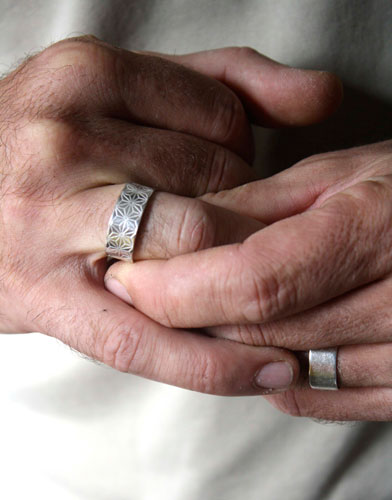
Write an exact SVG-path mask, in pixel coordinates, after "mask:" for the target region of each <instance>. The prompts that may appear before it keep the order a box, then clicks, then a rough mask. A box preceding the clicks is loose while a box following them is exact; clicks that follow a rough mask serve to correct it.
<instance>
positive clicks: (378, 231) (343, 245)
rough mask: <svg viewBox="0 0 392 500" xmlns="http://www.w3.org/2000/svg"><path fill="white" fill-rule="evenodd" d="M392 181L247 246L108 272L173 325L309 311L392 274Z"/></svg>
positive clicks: (356, 190) (363, 188)
mask: <svg viewBox="0 0 392 500" xmlns="http://www.w3.org/2000/svg"><path fill="white" fill-rule="evenodd" d="M388 182H389V181H388V180H387V179H386V178H385V179H384V180H373V181H370V180H369V181H366V182H363V183H360V184H357V185H356V186H353V187H351V188H349V189H347V190H346V191H344V192H341V193H339V194H337V195H335V196H333V197H332V198H330V199H329V200H327V201H326V202H325V203H324V204H323V205H322V206H321V207H320V208H317V209H313V210H309V211H308V212H305V213H303V214H299V215H296V216H293V217H290V218H287V219H284V220H282V221H279V222H277V223H275V224H272V225H271V226H268V227H266V228H265V229H262V230H261V231H258V232H257V233H255V234H254V235H252V236H250V237H249V238H248V239H247V240H246V241H245V242H244V243H243V244H235V245H227V246H224V247H220V248H212V249H208V250H203V251H200V252H198V253H196V254H189V255H183V256H178V257H175V258H173V259H170V260H168V261H151V262H140V263H136V264H134V265H132V266H129V265H127V264H123V263H118V264H115V265H114V266H112V268H111V269H109V272H108V276H110V277H112V278H117V279H118V280H119V281H120V282H121V283H122V284H123V285H124V286H125V287H126V289H127V291H128V293H129V295H130V297H132V299H131V300H132V302H133V304H134V305H135V307H136V308H138V309H140V310H142V311H143V312H144V313H145V314H147V315H148V316H150V317H152V318H154V319H155V320H157V321H159V322H160V323H162V324H165V325H170V326H181V327H204V326H210V325H223V324H238V323H239V324H241V323H242V324H244V323H260V322H264V321H269V320H272V319H277V318H280V317H284V316H287V315H289V314H293V313H296V312H299V311H302V310H306V309H308V308H310V307H314V306H315V305H317V304H320V303H323V302H325V301H327V300H329V299H331V298H333V297H336V296H338V295H341V294H343V293H345V292H347V291H348V290H351V289H354V288H356V287H358V286H361V285H363V284H365V283H368V282H370V281H373V280H376V279H378V278H380V277H382V276H384V275H385V274H386V273H387V272H389V271H390V268H391V264H390V263H391V248H392V231H391V228H390V220H391V216H392V207H391V204H390V202H389V200H390V190H391V187H390V186H389V184H388ZM369 207H371V211H370V210H369ZM375 242H376V244H375Z"/></svg>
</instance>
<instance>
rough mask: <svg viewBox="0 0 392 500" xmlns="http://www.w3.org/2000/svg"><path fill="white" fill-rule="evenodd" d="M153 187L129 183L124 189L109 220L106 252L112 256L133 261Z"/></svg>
mask: <svg viewBox="0 0 392 500" xmlns="http://www.w3.org/2000/svg"><path fill="white" fill-rule="evenodd" d="M153 192H154V190H153V189H151V188H149V187H147V186H142V185H141V184H136V183H129V184H126V185H125V187H124V189H123V190H122V192H121V194H120V196H119V198H118V200H117V203H116V206H115V207H114V210H113V213H112V216H111V217H110V220H109V227H108V234H107V237H106V253H107V255H109V256H110V257H113V258H115V259H120V260H126V261H131V262H132V253H133V248H134V246H135V240H136V234H137V231H138V229H139V225H140V221H141V219H142V216H143V212H144V209H145V208H146V206H147V203H148V200H149V198H150V196H151V195H152V193H153Z"/></svg>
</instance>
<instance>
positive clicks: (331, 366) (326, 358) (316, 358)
mask: <svg viewBox="0 0 392 500" xmlns="http://www.w3.org/2000/svg"><path fill="white" fill-rule="evenodd" d="M337 354H338V348H337V347H331V348H330V349H315V350H312V349H311V350H310V351H309V385H310V387H311V388H312V389H320V390H327V391H336V390H337V389H338V377H337Z"/></svg>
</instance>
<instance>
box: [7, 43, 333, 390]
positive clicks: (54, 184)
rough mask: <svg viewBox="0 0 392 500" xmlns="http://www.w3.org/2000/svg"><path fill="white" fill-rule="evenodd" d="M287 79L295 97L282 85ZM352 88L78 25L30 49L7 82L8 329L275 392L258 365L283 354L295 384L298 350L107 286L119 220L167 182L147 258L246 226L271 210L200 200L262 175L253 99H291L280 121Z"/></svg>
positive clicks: (301, 118) (187, 380) (235, 52)
mask: <svg viewBox="0 0 392 500" xmlns="http://www.w3.org/2000/svg"><path fill="white" fill-rule="evenodd" d="M214 61H215V63H216V64H215V63H214ZM216 71H218V74H216V73H215V72H216ZM241 75H245V76H246V77H247V78H244V77H243V76H241ZM249 76H252V78H250V79H249V78H248V77H249ZM220 80H223V81H224V82H223V83H222V82H221V81H220ZM248 80H249V81H248ZM279 81H281V82H282V84H283V82H284V86H285V92H284V99H283V100H282V92H281V89H278V90H279V92H275V91H274V89H273V86H272V87H271V84H272V82H279ZM231 86H233V88H234V90H235V91H236V92H238V93H239V94H240V97H241V99H240V98H239V97H238V96H237V95H236V94H235V92H234V91H233V90H232V89H231V88H230V87H231ZM299 91H301V92H303V93H304V98H303V99H302V106H298V103H297V96H298V92H299ZM340 98H341V88H340V84H339V82H338V80H337V79H336V78H335V77H333V76H332V75H330V74H328V73H321V72H312V71H301V70H295V69H290V68H287V67H285V66H282V65H279V64H278V63H276V62H274V61H271V60H269V59H267V58H265V57H263V56H261V55H260V54H257V53H256V52H254V51H252V50H250V49H242V48H241V49H237V48H229V49H222V50H217V51H210V52H208V54H207V53H206V55H205V58H204V57H203V53H201V54H196V55H195V54H191V55H189V56H177V57H172V56H164V55H148V54H143V53H135V52H129V51H125V50H122V49H119V48H114V47H111V46H109V45H107V44H105V43H103V42H101V41H99V40H97V39H95V38H93V37H82V38H76V39H69V40H64V41H62V42H59V43H57V44H55V45H53V46H51V47H49V48H47V49H46V50H44V51H43V52H41V53H39V54H36V55H35V56H33V57H31V58H29V59H28V60H26V61H25V62H24V63H22V64H21V65H20V66H19V67H18V68H17V69H16V70H15V71H14V72H12V73H11V74H10V75H8V76H7V77H6V78H4V79H3V80H2V81H0V141H1V142H0V170H1V173H2V178H1V187H0V191H1V192H0V203H1V205H0V208H1V228H0V230H1V241H2V245H1V249H0V266H1V267H0V276H1V284H0V328H1V330H2V331H7V332H26V333H28V332H32V331H40V332H42V333H44V334H47V335H51V336H54V337H56V338H58V339H60V340H62V341H63V342H65V343H66V344H68V345H69V346H71V347H72V348H73V349H76V350H78V351H80V352H81V353H83V354H84V355H87V356H89V357H91V358H93V359H96V360H98V361H101V362H103V363H106V364H108V365H109V366H112V367H114V368H116V369H118V370H122V371H125V372H130V373H134V374H138V375H141V376H144V377H148V378H151V379H155V380H158V381H161V382H166V383H170V384H175V385H178V386H181V387H185V388H188V389H192V390H197V391H201V392H208V393H214V394H222V395H242V394H263V393H264V392H265V391H266V388H265V387H260V386H257V385H256V383H255V376H256V374H257V373H258V371H259V370H260V369H261V368H262V367H264V366H265V365H266V364H268V363H271V362H274V361H278V362H281V361H284V362H286V363H287V364H288V365H289V366H290V367H291V371H292V375H293V377H292V383H293V384H294V383H295V380H296V378H297V376H298V369H299V366H298V361H297V360H296V358H295V356H293V354H292V353H290V352H289V351H285V350H283V349H275V348H259V347H254V346H245V345H240V344H238V343H236V342H233V341H229V340H224V339H216V338H210V337H208V336H205V335H200V334H198V333H195V332H194V331H193V332H190V331H184V330H179V329H171V328H168V327H164V326H162V325H160V324H159V323H157V322H155V321H153V320H152V319H150V318H148V317H147V316H145V315H144V314H142V313H141V312H139V311H137V310H136V309H132V308H130V307H129V306H128V305H127V304H125V303H124V302H123V301H121V300H119V299H118V298H117V297H115V296H114V295H112V294H111V293H109V292H108V291H107V290H106V289H105V287H104V275H105V272H106V270H107V263H106V258H105V237H106V230H107V223H108V220H109V216H110V214H111V212H112V210H113V207H114V204H115V201H116V199H117V197H118V195H119V193H120V192H121V190H122V188H123V185H124V183H126V182H132V181H134V182H139V183H142V184H145V185H149V186H152V187H154V188H155V189H156V190H157V194H156V195H154V197H153V199H152V202H151V204H149V208H148V212H149V214H148V217H147V219H146V223H145V224H144V227H143V228H141V235H140V238H139V240H138V243H139V247H138V249H137V251H136V254H135V256H136V258H139V259H144V258H151V257H153V256H154V255H156V254H157V253H158V252H162V249H165V250H164V251H165V256H168V257H170V256H172V255H176V254H177V253H178V252H181V253H187V252H189V251H193V250H197V249H199V248H203V247H205V246H211V245H219V244H222V243H226V242H227V240H228V238H229V241H231V242H235V241H242V240H244V239H245V238H246V237H247V236H249V234H252V233H254V232H255V231H257V230H258V229H260V228H261V227H263V224H262V223H260V222H259V221H257V220H255V219H254V218H251V217H246V216H243V215H241V214H237V213H233V211H230V210H227V209H225V208H224V207H222V208H219V209H218V208H213V209H211V207H212V205H210V204H208V203H206V202H204V201H202V200H200V199H197V198H195V197H197V196H200V195H203V194H205V193H207V192H216V191H220V190H222V189H229V188H232V187H234V186H238V185H241V184H244V183H246V182H249V181H251V180H253V179H255V174H254V172H253V170H252V169H251V168H250V167H249V166H248V164H247V161H249V160H250V159H251V156H252V137H251V133H250V125H249V122H248V117H247V114H246V112H245V109H244V106H243V103H244V104H245V105H246V106H247V108H249V106H250V103H251V102H253V103H254V106H255V110H257V113H256V114H258V115H259V116H258V122H259V123H260V124H268V123H269V122H271V117H270V116H269V115H270V112H268V113H266V114H265V115H264V116H263V115H262V114H261V115H260V110H261V109H262V108H263V105H264V104H266V102H267V101H268V106H266V110H268V109H270V110H271V109H272V108H273V107H274V106H275V105H276V106H278V104H279V109H277V110H276V111H275V113H274V116H275V118H274V123H273V125H289V124H294V125H305V124H309V123H313V122H316V121H318V120H320V119H322V118H324V117H326V116H327V115H328V114H330V113H331V112H333V110H334V109H335V108H336V106H337V105H338V103H339V100H340ZM294 112H295V116H296V121H295V123H293V119H292V115H293V113H294ZM286 116H287V117H288V118H285V117H286ZM186 196H187V197H186ZM165 220H166V221H167V220H170V225H168V224H167V223H166V226H164V225H163V224H162V223H161V224H155V223H153V221H165ZM206 220H208V221H209V223H210V224H214V226H213V229H214V230H213V231H212V232H211V231H210V232H205V231H204V229H203V228H204V227H205V225H206V224H205V221H206ZM223 221H225V222H226V221H231V224H232V226H233V227H235V228H237V229H235V230H234V231H227V230H225V229H224V228H225V225H224V224H223ZM152 228H153V229H152ZM157 228H160V229H161V230H160V231H159V230H157ZM215 228H218V229H219V228H223V229H219V230H215ZM288 385H290V381H288V382H287V383H286V385H285V387H286V386H288ZM281 388H283V387H281ZM267 389H270V387H269V388H267Z"/></svg>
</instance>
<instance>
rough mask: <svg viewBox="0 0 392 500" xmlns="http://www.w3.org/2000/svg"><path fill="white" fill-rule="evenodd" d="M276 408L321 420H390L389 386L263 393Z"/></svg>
mask: <svg viewBox="0 0 392 500" xmlns="http://www.w3.org/2000/svg"><path fill="white" fill-rule="evenodd" d="M266 398H267V399H268V401H269V402H270V403H271V404H272V405H273V406H274V407H275V408H277V409H278V410H280V411H283V412H284V413H287V414H289V415H292V416H296V417H308V418H317V419H322V420H332V421H334V420H337V421H349V420H362V421H390V420H392V389H390V388H373V387H363V388H358V389H348V388H346V389H340V390H338V391H317V390H314V389H310V388H309V387H306V386H304V387H301V388H296V389H294V390H290V391H286V392H284V393H282V394H276V395H275V396H266Z"/></svg>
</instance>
